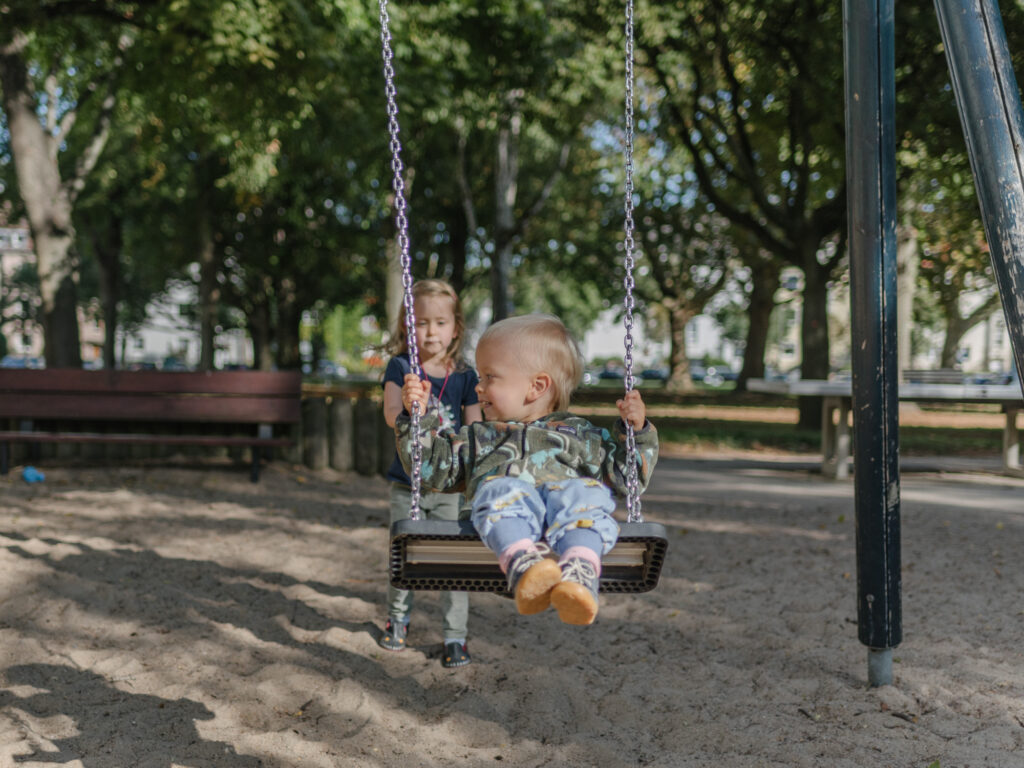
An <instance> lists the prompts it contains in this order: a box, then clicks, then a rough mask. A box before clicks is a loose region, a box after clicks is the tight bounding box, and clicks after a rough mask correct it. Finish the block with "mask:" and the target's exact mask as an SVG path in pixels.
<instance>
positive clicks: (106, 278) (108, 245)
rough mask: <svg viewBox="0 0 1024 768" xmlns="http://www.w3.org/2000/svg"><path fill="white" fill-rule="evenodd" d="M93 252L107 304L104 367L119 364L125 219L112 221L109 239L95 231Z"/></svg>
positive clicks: (101, 299) (104, 317)
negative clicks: (119, 321)
mask: <svg viewBox="0 0 1024 768" xmlns="http://www.w3.org/2000/svg"><path fill="white" fill-rule="evenodd" d="M90 239H91V241H92V249H93V253H95V254H96V262H97V263H98V264H99V268H100V302H101V304H102V305H103V367H104V368H105V369H106V370H108V371H112V370H114V368H116V367H117V324H118V314H117V306H118V304H119V303H120V301H121V248H122V247H123V246H122V237H121V222H120V221H114V222H112V228H111V229H110V230H109V238H108V239H107V240H106V241H103V239H102V238H101V237H100V236H99V235H98V234H94V235H93V236H92V237H91V238H90Z"/></svg>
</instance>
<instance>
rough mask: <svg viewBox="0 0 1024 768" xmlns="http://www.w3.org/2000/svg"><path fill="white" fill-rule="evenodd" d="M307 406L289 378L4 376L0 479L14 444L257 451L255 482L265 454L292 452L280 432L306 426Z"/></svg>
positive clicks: (72, 372) (0, 383)
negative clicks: (4, 426)
mask: <svg viewBox="0 0 1024 768" xmlns="http://www.w3.org/2000/svg"><path fill="white" fill-rule="evenodd" d="M301 399H302V376H301V374H300V373H298V372H291V371H286V372H278V371H211V372H186V371H174V372H169V371H168V372H164V371H83V370H77V369H44V370H23V369H18V370H0V426H2V424H3V421H9V422H10V428H8V429H0V474H6V473H7V472H8V470H9V466H8V465H9V444H10V443H14V442H17V443H30V444H38V443H120V444H163V445H207V446H227V447H248V448H251V449H252V472H251V477H252V480H253V482H256V481H257V480H259V471H260V460H261V458H262V455H263V451H264V449H268V448H275V447H286V446H289V445H291V444H292V440H291V439H290V438H289V437H288V436H286V435H284V434H277V435H275V434H274V430H275V427H276V428H278V430H279V431H281V430H283V429H284V428H287V427H289V426H290V425H292V424H295V423H297V422H299V421H300V419H301ZM84 425H89V427H88V428H83V427H84ZM98 425H99V426H102V428H103V430H102V431H99V430H97V426H98ZM170 428H173V429H175V430H176V431H175V432H173V433H171V432H170V431H169V429H170ZM107 430H109V431H107ZM162 432H163V433H162Z"/></svg>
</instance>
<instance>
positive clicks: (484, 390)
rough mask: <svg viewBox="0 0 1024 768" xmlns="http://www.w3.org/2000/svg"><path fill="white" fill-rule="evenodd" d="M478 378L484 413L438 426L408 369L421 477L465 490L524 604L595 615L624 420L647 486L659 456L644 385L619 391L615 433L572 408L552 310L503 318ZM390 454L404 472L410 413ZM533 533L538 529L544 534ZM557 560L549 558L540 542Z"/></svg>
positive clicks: (573, 370) (622, 471) (573, 350)
mask: <svg viewBox="0 0 1024 768" xmlns="http://www.w3.org/2000/svg"><path fill="white" fill-rule="evenodd" d="M476 368H477V373H478V374H479V376H480V383H479V384H478V385H477V387H476V391H477V395H478V397H479V399H480V405H481V407H482V409H483V415H484V421H481V422H476V423H474V424H467V425H465V426H463V427H462V428H461V429H460V430H459V431H458V432H452V431H451V430H448V431H442V430H440V429H439V425H438V424H437V420H436V417H434V416H433V414H432V413H430V412H427V410H426V407H425V406H426V402H427V397H428V395H429V390H428V389H427V388H426V386H425V385H424V384H423V382H421V381H420V379H419V378H418V377H416V376H415V375H411V374H410V375H408V376H406V377H405V380H404V384H403V387H402V400H403V403H404V405H405V408H406V410H407V411H411V409H412V405H413V403H414V402H419V404H420V413H422V414H424V415H423V417H422V419H421V436H420V440H421V445H422V462H423V465H422V470H421V477H422V482H423V486H424V488H426V489H429V490H434V491H457V490H462V489H465V491H466V497H467V498H468V499H470V503H471V506H472V517H471V519H472V521H473V526H474V527H475V528H476V531H477V533H478V534H479V535H480V538H481V539H482V541H483V542H484V544H485V545H487V547H488V548H489V549H490V550H492V551H493V552H494V553H495V554H497V555H498V562H499V564H500V565H501V569H502V571H503V572H504V573H505V575H506V577H507V579H508V589H509V592H510V593H512V594H513V595H515V600H516V608H517V609H518V611H519V613H521V614H535V613H540V612H541V611H544V610H546V609H547V607H548V606H549V605H554V606H555V609H556V610H557V611H558V617H559V618H560V619H561V620H562V621H563V622H565V623H566V624H578V625H585V624H591V623H593V621H594V619H595V617H596V616H597V610H598V598H597V593H598V586H599V580H600V574H601V558H602V556H603V555H605V554H607V553H608V551H610V550H611V548H612V547H613V546H615V542H616V540H617V538H618V535H619V526H618V523H616V521H615V519H614V517H613V516H612V513H613V512H614V511H615V500H614V499H613V497H612V489H614V491H615V492H616V493H617V494H618V495H620V496H625V495H626V494H627V490H628V489H627V474H626V466H627V465H626V461H627V455H626V427H625V423H626V422H629V423H630V424H632V425H633V429H634V435H635V440H636V448H637V452H636V456H637V479H638V481H639V486H640V490H641V491H642V490H643V489H644V488H646V486H647V483H648V481H649V479H650V475H651V471H652V470H653V468H654V464H655V462H656V461H657V458H658V434H657V432H656V430H655V429H654V427H653V426H652V425H651V423H650V422H649V421H647V416H646V414H647V409H646V407H645V406H644V402H643V399H642V398H641V397H640V393H639V392H637V391H636V390H633V391H631V392H628V393H627V394H626V395H625V396H624V397H623V398H622V399H621V400H619V401H617V402H616V406H617V407H618V410H619V415H620V416H621V420H620V421H619V422H617V423H616V425H615V428H614V430H613V432H611V433H609V431H608V430H606V429H602V428H600V427H597V426H595V425H593V424H591V423H590V422H589V421H588V420H587V419H584V418H583V417H581V416H576V415H574V414H572V413H569V412H568V410H567V409H568V407H569V397H570V395H571V394H572V392H573V390H574V389H575V388H576V386H577V385H578V384H579V382H580V379H581V377H582V373H583V366H582V362H581V359H580V354H579V350H578V348H577V346H576V343H575V341H574V340H573V338H572V336H571V335H570V334H569V331H568V330H567V329H566V327H565V325H564V324H563V323H562V321H561V320H559V319H558V318H556V317H554V316H551V315H524V316H521V317H513V318H508V319H506V320H501V321H499V322H497V323H495V324H494V325H492V326H490V327H489V328H488V329H487V330H486V331H485V332H484V334H483V336H481V338H480V341H479V343H478V345H477V349H476ZM395 432H396V437H397V445H398V454H399V456H400V457H401V459H402V463H403V465H404V466H405V468H406V471H411V459H410V456H411V453H412V442H411V440H412V435H411V434H410V432H411V430H410V420H409V416H408V414H403V415H401V416H399V417H398V419H397V421H396V423H395ZM541 539H545V540H546V542H547V544H546V545H545V544H544V543H543V542H542V541H541ZM549 547H550V550H553V551H554V552H555V554H557V555H558V562H557V563H556V562H555V561H554V560H553V559H550V558H547V557H545V554H546V553H547V552H548V548H549Z"/></svg>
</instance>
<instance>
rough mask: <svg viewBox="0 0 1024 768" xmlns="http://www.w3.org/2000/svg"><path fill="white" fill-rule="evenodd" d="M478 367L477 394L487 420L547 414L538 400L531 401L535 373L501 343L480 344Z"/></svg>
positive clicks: (511, 419) (529, 418)
mask: <svg viewBox="0 0 1024 768" xmlns="http://www.w3.org/2000/svg"><path fill="white" fill-rule="evenodd" d="M476 370H477V373H479V374H480V383H479V384H477V385H476V394H477V396H478V397H479V398H480V407H481V408H482V409H483V412H484V419H486V420H487V421H535V420H537V419H539V418H540V417H541V416H546V415H547V411H546V410H544V409H538V404H537V402H536V400H534V401H532V402H531V399H530V393H531V382H532V376H531V375H530V374H529V373H527V372H526V370H525V369H524V368H523V367H522V365H521V364H520V362H519V360H517V359H516V357H515V355H514V353H513V352H512V351H511V350H510V349H508V348H507V347H506V346H505V345H504V344H502V343H501V342H499V341H489V342H488V341H485V342H482V343H481V344H479V345H477V348H476ZM538 410H539V412H538Z"/></svg>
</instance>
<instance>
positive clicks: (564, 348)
mask: <svg viewBox="0 0 1024 768" xmlns="http://www.w3.org/2000/svg"><path fill="white" fill-rule="evenodd" d="M486 342H497V343H501V344H507V345H509V347H510V348H511V350H513V352H514V354H515V355H516V357H517V359H518V361H519V364H520V365H521V366H523V368H525V369H527V371H528V372H529V373H530V374H534V373H546V374H547V375H548V376H550V377H551V382H552V393H553V395H554V398H553V400H552V406H553V407H554V410H556V411H564V410H566V409H567V408H568V407H569V401H570V399H571V398H572V393H573V392H574V391H575V389H576V387H578V386H579V383H580V379H582V378H583V357H582V356H581V355H580V350H579V347H578V346H577V344H576V340H575V339H574V338H573V337H572V334H570V333H569V329H568V328H566V327H565V324H564V323H563V322H562V321H561V320H559V319H558V318H557V317H555V316H554V315H543V314H534V315H520V316H519V317H509V318H507V319H505V320H499V321H498V322H496V323H495V324H494V325H492V326H490V327H489V328H488V329H487V330H486V331H484V332H483V335H481V336H480V341H479V342H478V343H477V346H479V345H480V344H484V343H486Z"/></svg>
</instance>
